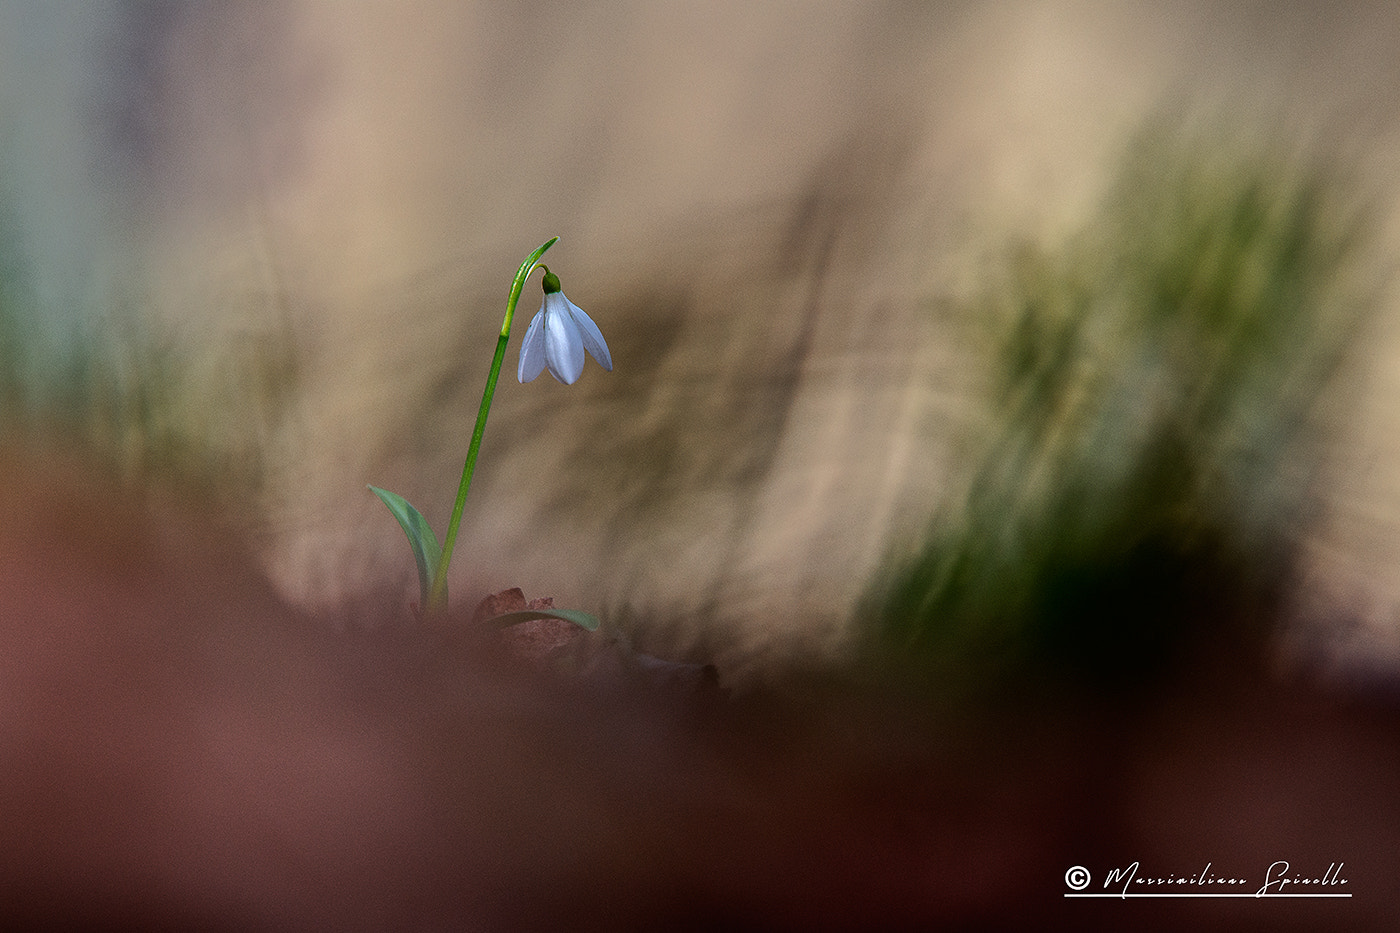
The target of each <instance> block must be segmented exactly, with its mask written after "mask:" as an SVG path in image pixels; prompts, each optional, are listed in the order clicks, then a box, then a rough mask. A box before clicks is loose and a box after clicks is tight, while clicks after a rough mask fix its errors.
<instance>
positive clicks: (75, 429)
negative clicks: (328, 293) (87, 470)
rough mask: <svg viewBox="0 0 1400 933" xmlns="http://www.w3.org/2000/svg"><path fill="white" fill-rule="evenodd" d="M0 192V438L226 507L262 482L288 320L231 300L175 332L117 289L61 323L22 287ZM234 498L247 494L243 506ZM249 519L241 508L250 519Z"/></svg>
mask: <svg viewBox="0 0 1400 933" xmlns="http://www.w3.org/2000/svg"><path fill="white" fill-rule="evenodd" d="M11 218H12V214H11V213H10V212H8V211H7V210H6V205H5V204H4V200H3V197H0V441H3V442H4V443H7V444H11V445H16V446H20V447H29V448H35V449H38V450H43V449H46V448H52V447H54V446H55V445H57V446H60V447H66V448H69V449H72V450H75V451H78V452H80V453H81V455H82V456H84V457H86V458H89V459H92V460H94V461H95V462H96V464H97V465H98V466H100V467H102V468H105V469H108V470H110V471H112V472H113V473H115V474H116V475H118V476H120V477H121V478H122V479H124V480H127V481H129V482H131V483H143V482H149V481H151V480H153V479H159V480H161V481H163V482H165V483H167V484H174V485H176V486H178V487H182V488H185V489H186V490H187V491H189V492H192V493H195V494H198V495H201V496H204V497H207V498H211V499H217V500H218V501H219V502H221V503H222V504H225V505H232V504H233V503H234V500H235V499H237V498H238V497H240V496H246V495H247V494H249V493H251V492H255V491H257V490H258V489H260V488H261V486H262V485H263V484H264V483H265V481H266V480H267V475H268V467H269V457H270V455H272V454H273V453H274V452H275V449H276V446H277V434H278V430H279V425H281V424H282V423H283V422H284V420H285V419H286V417H287V416H288V413H289V412H290V411H291V408H292V403H293V399H294V395H295V392H296V388H297V384H298V361H297V355H296V348H295V345H294V341H293V340H292V339H291V336H290V334H289V332H288V331H287V329H286V328H285V327H283V326H281V325H279V323H278V322H277V321H275V320H274V321H271V322H268V321H266V320H264V319H266V318H268V317H269V315H267V314H265V313H261V312H260V311H259V310H258V309H255V308H252V306H251V305H249V302H252V301H254V300H256V296H251V295H243V296H240V297H236V298H234V299H232V300H233V301H238V302H242V304H241V305H240V306H239V307H237V308H232V307H216V308H215V309H214V313H213V314H211V315H210V316H209V317H205V318H202V319H199V320H192V321H191V323H190V326H195V327H198V326H202V325H203V324H207V323H208V321H209V320H211V319H214V320H217V319H224V320H230V321H234V322H237V326H236V327H235V328H232V329H229V330H228V331H227V332H222V333H218V334H217V335H216V336H214V337H213V338H212V339H211V338H210V336H209V335H208V334H205V333H201V334H198V335H193V336H192V335H189V334H184V333H181V332H179V331H178V329H176V328H173V327H171V326H169V325H161V324H158V323H157V322H155V321H154V320H152V318H151V316H150V315H149V314H147V313H145V311H144V310H143V308H142V306H141V303H140V301H139V299H133V300H131V301H125V302H124V301H122V300H120V299H116V300H114V301H113V303H112V304H111V305H110V306H107V307H104V308H102V309H100V310H99V311H98V312H96V313H93V314H90V315H79V316H76V317H77V318H78V319H80V320H81V321H82V323H81V324H78V325H74V327H73V329H72V330H71V332H64V331H62V330H61V329H56V328H55V327H53V326H48V325H47V324H46V320H47V321H52V320H55V319H57V320H69V319H73V318H74V317H75V316H73V315H66V314H65V315H57V314H55V313H54V312H55V309H53V308H49V307H46V306H45V304H44V301H43V299H42V298H40V297H39V296H38V295H37V294H36V290H35V289H34V288H32V287H31V282H30V279H29V275H28V270H29V269H30V268H32V264H31V263H30V262H28V261H27V260H28V259H29V258H30V257H27V256H26V255H25V245H26V244H25V243H24V239H23V236H22V231H21V230H20V229H19V228H18V225H17V224H16V223H14V222H13V221H12V219H11ZM245 506H246V503H245ZM251 517H252V516H251V515H249V518H251Z"/></svg>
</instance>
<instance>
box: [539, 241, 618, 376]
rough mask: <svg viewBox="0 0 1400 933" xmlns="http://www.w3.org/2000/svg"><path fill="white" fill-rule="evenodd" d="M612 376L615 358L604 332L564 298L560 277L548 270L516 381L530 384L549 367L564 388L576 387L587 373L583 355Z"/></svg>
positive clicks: (577, 307) (576, 306)
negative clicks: (588, 354) (542, 294)
mask: <svg viewBox="0 0 1400 933" xmlns="http://www.w3.org/2000/svg"><path fill="white" fill-rule="evenodd" d="M585 350H587V351H588V352H589V353H590V354H591V355H592V356H593V358H594V359H595V360H597V361H598V365H599V366H601V367H603V368H604V369H606V370H607V371H608V372H612V368H613V367H612V355H611V354H610V353H608V345H607V343H605V342H604V341H603V332H602V331H600V330H598V325H597V324H594V323H593V319H592V318H590V317H589V316H588V315H587V314H585V313H584V312H583V309H582V308H580V307H579V306H578V305H576V304H574V303H573V302H572V301H570V300H569V299H567V298H565V297H564V293H563V292H562V291H560V290H559V277H558V276H556V275H555V274H554V273H553V272H550V271H549V267H548V266H546V267H545V272H544V302H543V303H542V304H541V305H540V310H539V313H538V314H536V315H535V318H534V320H532V321H531V322H530V328H529V329H528V330H527V331H525V341H524V342H523V343H522V344H521V345H520V371H519V372H518V373H517V374H516V377H517V378H518V379H519V380H520V381H521V382H530V381H532V380H533V379H534V378H535V377H536V376H538V375H539V374H540V373H542V372H544V368H545V367H546V366H548V367H549V374H550V375H551V376H553V377H554V378H555V379H558V380H559V381H560V382H562V383H564V385H573V384H574V383H575V382H576V381H578V377H579V375H580V374H581V373H582V372H583V351H585Z"/></svg>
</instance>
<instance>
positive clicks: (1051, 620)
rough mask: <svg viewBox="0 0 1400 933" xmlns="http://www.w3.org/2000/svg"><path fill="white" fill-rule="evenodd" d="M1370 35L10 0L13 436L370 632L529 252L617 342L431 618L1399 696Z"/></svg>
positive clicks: (396, 588)
mask: <svg viewBox="0 0 1400 933" xmlns="http://www.w3.org/2000/svg"><path fill="white" fill-rule="evenodd" d="M1397 53H1400V11H1397V10H1396V9H1395V8H1394V7H1393V5H1391V4H1388V3H1384V2H1379V0H1377V2H1363V0H1354V2H1342V3H1329V4H1323V3H1307V2H1292V3H1253V2H1242V0H1231V2H1225V3H1208V2H1166V3H1150V4H1149V3H1118V2H1107V0H1016V2H948V3H925V2H914V0H886V2H868V0H849V2H847V0H830V2H820V3H812V2H773V3H763V4H754V3H739V2H729V0H713V2H709V3H705V4H690V3H647V2H629V0H607V2H597V3H569V4H563V3H560V4H553V3H543V2H511V3H504V2H448V0H406V2H403V0H400V2H394V3H387V2H364V3H356V4H344V3H337V2H330V0H296V2H284V3H265V2H257V0H228V2H221V3H205V4H198V3H184V2H176V0H132V2H127V3H123V4H120V5H115V6H109V7H103V8H101V9H98V10H94V6H93V5H92V4H86V3H82V2H79V0H43V2H40V0H0V364H3V371H2V372H0V375H2V376H3V384H2V385H0V389H2V390H3V404H0V418H2V419H3V420H4V423H5V427H6V430H7V431H8V432H9V435H10V437H11V438H12V441H13V439H16V438H17V439H19V441H18V442H19V443H24V442H25V439H26V438H33V437H36V436H47V435H50V434H53V433H66V434H69V435H73V436H76V437H78V438H81V439H82V443H83V444H86V445H88V446H90V447H91V448H92V449H94V450H97V451H99V452H101V454H102V455H103V456H104V457H106V458H107V459H108V461H109V462H110V463H111V465H112V468H113V469H114V470H116V471H119V472H120V473H122V474H123V475H124V476H127V477H129V478H133V479H135V480H138V481H140V480H145V479H149V478H152V477H155V476H161V477H167V478H174V479H176V480H177V481H178V482H181V483H187V484H190V485H191V486H193V487H195V488H198V489H199V490H201V494H202V495H204V496H205V497H207V500H206V501H208V502H209V503H210V508H211V510H213V509H218V510H220V511H231V512H232V513H233V514H235V515H236V516H237V517H238V519H239V523H240V525H241V527H242V529H243V530H244V531H245V532H246V533H247V534H248V535H250V536H251V537H252V539H253V540H254V541H255V543H256V545H257V547H258V551H259V553H260V555H261V558H262V561H263V564H264V566H265V568H266V570H267V573H268V574H269V575H270V576H271V578H272V579H273V580H274V581H275V583H276V585H277V586H278V588H279V589H280V590H281V591H282V592H283V593H284V594H285V595H286V596H287V597H288V598H290V599H292V600H294V601H296V602H298V603H300V604H302V605H305V606H307V607H309V608H311V609H313V610H315V611H318V612H324V613H327V614H328V615H330V616H331V617H332V618H334V619H336V620H338V623H339V624H343V625H347V626H370V625H375V624H380V621H381V620H382V619H383V618H384V617H385V616H386V614H393V613H396V612H398V613H401V612H403V611H404V609H403V607H404V606H406V604H407V601H408V600H409V598H411V596H412V594H413V591H414V583H415V580H416V577H415V574H414V567H413V563H412V560H411V558H410V556H409V553H408V550H407V548H406V547H405V546H404V542H403V540H402V538H401V533H400V531H399V529H398V527H397V525H396V524H395V523H394V521H393V520H392V518H391V517H390V516H389V515H388V513H387V512H385V511H384V510H383V508H382V506H381V505H380V504H379V503H378V502H377V501H376V500H375V499H374V498H373V496H371V495H370V494H369V492H368V491H367V490H366V489H365V485H366V484H367V483H374V484H375V485H378V486H383V487H386V488H390V489H393V490H395V491H397V492H400V493H402V494H403V495H405V496H406V497H408V498H409V499H410V500H411V501H413V502H414V503H415V504H416V505H418V506H419V507H420V509H422V511H423V512H424V514H425V515H426V516H427V517H428V518H429V520H430V521H431V522H432V523H433V524H434V525H435V527H437V528H438V529H439V531H441V530H442V529H443V528H444V527H445V525H446V519H447V514H448V510H449V509H450V507H451V501H452V496H453V492H454V490H455V484H456V480H457V475H458V471H459V469H460V463H461V458H462V457H463V455H464V453H465V449H466V443H467V439H468V436H469V434H470V430H471V426H472V423H473V420H474V418H475V414H476V408H477V402H478V400H479V396H480V391H481V386H482V383H483V381H484V378H485V374H486V369H487V366H488V363H489V359H490V354H491V350H492V346H493V344H494V338H495V334H496V329H497V327H498V326H499V325H498V322H499V320H500V315H501V313H502V311H503V306H504V301H505V297H506V292H507V290H508V288H509V284H510V276H511V275H512V273H513V272H514V270H515V268H516V266H517V265H518V263H519V262H520V260H521V259H522V258H523V257H524V256H525V255H526V254H527V253H528V252H529V251H530V250H531V249H532V248H533V247H535V246H536V245H538V244H539V243H540V242H543V241H544V240H545V239H546V238H548V237H550V236H554V235H558V236H559V237H561V241H560V243H559V244H558V245H557V246H555V247H554V249H553V250H552V251H551V253H550V255H549V257H548V259H549V263H550V265H551V268H553V269H554V271H555V272H556V273H558V274H559V275H560V276H561V278H562V280H563V283H564V288H565V291H566V292H567V293H568V295H569V296H570V298H571V299H572V300H574V301H575V302H576V303H578V304H579V305H581V306H582V307H583V308H585V309H586V310H587V311H588V312H589V313H590V314H591V315H592V316H593V317H594V319H595V320H596V321H597V322H598V323H599V325H600V326H601V327H602V329H603V331H604V333H605V335H606V336H607V339H608V342H609V345H610V346H611V348H612V354H613V359H614V361H615V364H616V369H615V372H613V373H612V374H605V373H603V372H601V371H600V370H598V369H597V368H596V367H594V366H593V365H592V364H590V365H589V367H588V368H587V369H586V370H585V374H584V377H583V378H582V380H581V381H580V382H579V383H578V384H576V385H575V386H573V387H569V388H565V387H563V386H559V385H557V384H554V383H553V382H552V381H550V380H548V379H544V380H542V381H540V382H537V383H534V384H531V385H528V386H520V385H518V384H516V383H515V381H514V380H513V379H510V380H509V381H504V380H503V382H502V385H501V389H500V391H499V392H498V394H497V396H496V403H495V408H494V410H493V417H492V420H491V422H490V425H489V428H488V431H487V435H486V440H485V444H484V447H483V452H482V459H481V466H480V469H479V471H478V473H477V479H476V482H475V485H474V487H473V491H472V497H471V500H470V501H469V503H468V508H467V514H466V520H465V522H464V526H463V538H462V539H461V540H460V542H459V546H458V551H457V554H458V555H459V556H458V558H457V561H456V562H455V565H454V567H453V576H452V588H453V591H454V594H456V597H457V599H458V600H462V601H468V602H470V601H472V600H473V598H474V597H476V596H478V595H480V594H484V593H487V592H491V591H494V590H498V589H502V588H505V587H508V586H520V587H523V588H524V589H525V591H526V592H527V593H528V594H530V595H546V594H548V595H553V596H554V597H555V598H556V601H557V602H558V604H560V605H569V606H576V607H579V608H584V609H587V610H590V611H595V612H599V613H602V614H604V615H605V616H606V617H608V618H610V619H612V620H614V621H616V622H618V623H619V624H624V625H628V626H631V627H632V628H633V629H634V631H635V633H636V635H637V637H640V638H642V639H643V640H644V641H645V640H646V639H648V638H649V639H652V640H653V641H656V642H658V643H660V642H666V643H668V644H669V645H670V647H671V649H672V650H673V651H684V650H686V648H687V646H689V647H690V649H691V650H696V651H701V650H703V652H704V653H707V654H708V655H710V656H712V657H718V658H719V659H720V660H721V661H722V666H726V667H727V668H728V669H729V670H731V671H734V672H736V673H742V671H743V670H745V669H746V668H754V667H758V666H761V665H763V664H766V663H772V662H775V661H785V662H791V661H794V660H801V659H804V658H830V657H833V656H840V655H843V654H845V653H849V652H850V651H851V650H852V649H853V646H859V645H860V644H861V643H862V642H863V640H866V639H869V638H871V637H874V638H875V639H876V640H879V641H881V643H882V644H886V645H895V646H898V647H899V648H900V650H904V649H910V650H911V652H912V653H913V654H915V655H925V656H930V657H938V656H947V655H948V653H949V652H960V653H962V654H966V653H968V652H971V653H973V654H978V655H991V656H995V657H997V658H1005V657H1007V656H1008V655H1011V656H1014V655H1017V654H1029V655H1034V656H1046V657H1051V658H1057V659H1063V658H1068V659H1069V664H1070V667H1071V668H1072V669H1074V670H1075V671H1077V672H1079V673H1082V674H1086V675H1088V676H1100V675H1102V674H1103V672H1104V671H1105V670H1107V669H1120V668H1121V669H1126V670H1129V671H1133V672H1136V671H1137V670H1139V669H1140V667H1141V665H1143V664H1144V663H1146V662H1145V660H1144V659H1146V658H1150V657H1157V656H1159V655H1161V654H1162V653H1164V652H1169V651H1170V650H1171V648H1172V647H1173V645H1174V643H1175V641H1176V640H1177V638H1178V634H1177V633H1178V630H1179V629H1183V628H1186V629H1194V630H1195V635H1194V636H1193V637H1196V638H1198V639H1203V640H1206V641H1209V640H1210V639H1211V637H1212V633H1214V632H1216V631H1228V632H1231V633H1237V634H1238V633H1245V635H1244V636H1243V637H1245V638H1246V639H1250V638H1254V637H1256V635H1257V633H1258V631H1259V630H1261V629H1262V630H1263V634H1262V635H1258V637H1259V638H1261V639H1263V640H1264V641H1266V642H1267V644H1268V645H1269V651H1271V652H1272V653H1273V655H1274V656H1275V657H1276V658H1277V659H1279V660H1280V662H1281V663H1294V664H1304V665H1307V666H1309V667H1310V668H1312V669H1318V670H1325V671H1330V672H1332V673H1333V674H1334V675H1336V676H1339V677H1349V678H1363V679H1372V678H1377V677H1379V678H1393V677H1394V675H1395V671H1396V670H1400V614H1398V613H1397V607H1400V563H1397V561H1400V544H1397V542H1400V406H1397V405H1396V399H1397V398H1400V332H1398V331H1397V315H1396V310H1397V309H1396V307H1395V304H1396V300H1395V293H1394V290H1393V287H1392V282H1391V276H1390V273H1391V268H1390V267H1391V265H1392V264H1393V256H1394V255H1395V254H1396V253H1395V247H1396V243H1397V240H1396V230H1395V221H1396V219H1397V206H1400V205H1397V194H1400V188H1397V179H1398V178H1400V161H1398V160H1400V156H1398V155H1397V154H1400V145H1397V143H1400V135H1398V134H1400V106H1397V104H1396V101H1397V100H1400V68H1397V67H1396V65H1395V62H1396V60H1397ZM537 295H538V292H537V285H535V284H534V283H533V282H532V283H531V285H530V286H529V287H528V288H527V291H526V298H525V299H524V300H523V302H522V308H521V311H522V314H525V315H529V314H532V313H533V311H534V308H535V303H536V302H537V301H538V298H537ZM518 340H519V337H518V335H517V336H516V339H515V341H514V342H513V346H512V350H513V351H514V350H515V349H517V348H518V345H519V344H518ZM514 358H515V354H514V352H512V353H511V354H510V355H509V356H508V367H507V368H508V369H509V370H513V367H514ZM1125 629H1126V630H1127V631H1128V632H1129V633H1130V634H1129V635H1128V636H1123V635H1122V632H1123V631H1124V630H1125ZM872 633H874V635H873V636H872ZM1250 643H1251V644H1252V643H1253V642H1250ZM1105 644H1107V646H1108V647H1104V645H1105ZM697 646H698V647H697ZM1008 646H1012V648H1014V650H1011V649H1009V648H1008ZM1124 665H1126V667H1125V666H1124Z"/></svg>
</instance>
